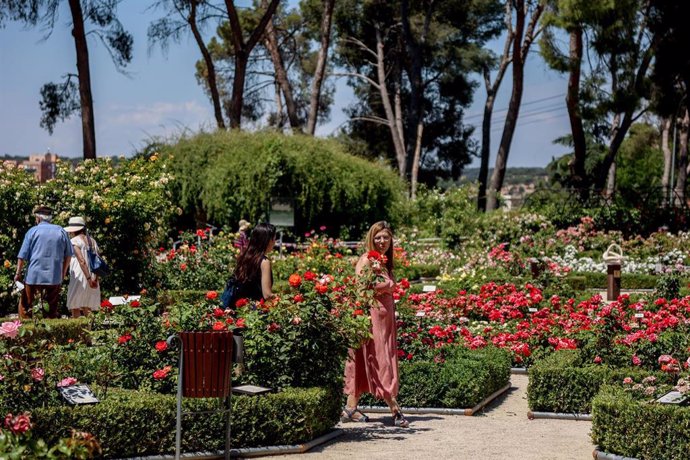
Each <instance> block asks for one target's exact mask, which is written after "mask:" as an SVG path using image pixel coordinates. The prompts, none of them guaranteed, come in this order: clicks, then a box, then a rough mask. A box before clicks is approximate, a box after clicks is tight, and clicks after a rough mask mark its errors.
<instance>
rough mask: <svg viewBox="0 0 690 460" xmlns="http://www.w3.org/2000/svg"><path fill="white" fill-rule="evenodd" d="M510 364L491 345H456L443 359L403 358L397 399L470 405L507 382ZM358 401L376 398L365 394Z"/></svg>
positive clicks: (405, 402) (408, 402) (420, 404)
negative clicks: (476, 348)
mask: <svg viewBox="0 0 690 460" xmlns="http://www.w3.org/2000/svg"><path fill="white" fill-rule="evenodd" d="M510 364H511V359H510V355H509V354H508V353H507V352H506V351H504V350H501V349H498V348H494V347H486V348H483V349H478V350H469V349H466V348H462V347H457V348H456V349H454V350H453V351H452V352H451V353H450V354H449V355H448V356H447V357H446V361H445V362H443V363H435V362H430V361H416V362H415V361H412V362H409V361H403V362H400V365H399V371H400V393H399V394H398V398H397V399H398V402H399V403H400V405H401V406H404V407H445V408H454V409H466V408H471V407H474V406H476V405H477V404H479V403H480V402H481V401H482V400H484V399H485V398H486V397H487V396H489V395H491V394H492V393H493V392H495V391H497V390H499V389H500V388H502V387H504V386H505V385H506V384H508V382H509V380H510ZM362 404H364V405H367V404H376V402H375V400H374V399H373V398H372V397H371V396H370V395H367V396H366V397H363V398H362Z"/></svg>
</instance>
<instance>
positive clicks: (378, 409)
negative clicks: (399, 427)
mask: <svg viewBox="0 0 690 460" xmlns="http://www.w3.org/2000/svg"><path fill="white" fill-rule="evenodd" d="M510 387H511V383H510V382H508V384H507V385H505V386H504V387H503V388H501V389H499V390H497V391H495V392H493V393H492V394H490V395H489V396H487V397H486V398H484V399H483V400H482V401H481V402H480V403H479V404H477V405H476V406H474V407H471V408H467V409H449V408H444V407H403V408H401V409H402V411H403V412H404V413H406V414H439V415H467V416H472V415H474V414H476V413H477V412H479V411H480V410H481V409H483V408H484V406H486V405H487V404H489V403H490V402H491V401H493V400H494V399H496V398H497V397H499V396H500V395H502V394H503V393H505V392H506V391H508V390H510ZM362 410H365V411H367V412H372V413H374V414H385V413H388V412H389V411H390V409H388V407H383V406H362Z"/></svg>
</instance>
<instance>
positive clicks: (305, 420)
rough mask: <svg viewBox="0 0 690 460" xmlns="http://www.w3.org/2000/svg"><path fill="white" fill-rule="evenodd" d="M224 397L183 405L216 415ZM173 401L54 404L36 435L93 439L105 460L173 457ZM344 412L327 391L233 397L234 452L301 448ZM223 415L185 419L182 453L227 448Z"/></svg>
mask: <svg viewBox="0 0 690 460" xmlns="http://www.w3.org/2000/svg"><path fill="white" fill-rule="evenodd" d="M219 402H220V400H218V399H185V400H184V405H183V407H184V410H185V411H201V410H213V409H216V408H218V407H219ZM175 411H176V399H175V396H171V395H163V394H159V393H149V392H139V391H134V390H121V389H111V390H108V394H107V397H106V398H104V399H103V400H102V401H101V402H100V403H99V404H94V405H82V406H68V405H61V406H49V407H41V408H36V409H34V410H33V411H32V420H33V422H34V424H35V425H34V433H35V435H36V436H37V437H41V438H43V439H44V440H45V441H46V442H48V443H49V444H50V443H54V442H57V441H58V440H59V439H60V438H61V437H69V434H70V430H71V429H72V428H73V429H76V430H78V431H87V432H89V433H92V434H94V435H95V436H96V437H97V438H98V439H99V441H100V443H101V446H102V448H103V455H104V457H106V458H121V457H132V456H140V455H152V454H166V453H167V454H169V453H172V452H174V448H175ZM339 413H340V395H338V394H334V392H333V391H331V390H325V389H322V388H307V389H296V388H295V389H287V390H285V391H282V392H280V393H272V394H266V395H261V396H255V397H250V396H233V398H232V425H231V426H232V446H233V448H238V447H256V446H271V445H285V444H297V443H302V442H306V441H309V440H311V439H313V438H315V437H317V436H320V435H322V434H324V433H326V432H328V431H329V430H330V429H331V428H332V427H333V426H334V425H335V423H336V422H337V420H338V416H339ZM224 429H225V424H224V415H222V414H218V415H211V416H210V415H208V414H203V415H187V416H185V417H184V420H183V438H182V450H183V451H186V452H193V451H194V452H196V451H214V450H219V449H222V448H223V447H224V439H225V432H224Z"/></svg>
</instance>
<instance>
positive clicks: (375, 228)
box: [365, 220, 393, 274]
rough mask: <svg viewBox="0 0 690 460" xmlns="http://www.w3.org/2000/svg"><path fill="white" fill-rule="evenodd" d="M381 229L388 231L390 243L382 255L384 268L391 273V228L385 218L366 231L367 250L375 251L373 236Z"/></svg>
mask: <svg viewBox="0 0 690 460" xmlns="http://www.w3.org/2000/svg"><path fill="white" fill-rule="evenodd" d="M381 231H386V232H388V234H389V235H390V237H391V244H390V246H388V250H387V251H386V253H385V254H383V255H384V256H386V268H387V269H388V273H390V274H393V229H391V226H390V224H389V223H388V222H386V221H385V220H380V221H378V222H376V223H375V224H374V225H372V226H371V228H370V229H369V231H368V232H367V238H366V240H365V243H366V246H367V251H377V249H376V245H375V244H374V237H375V236H376V234H377V233H379V232H381Z"/></svg>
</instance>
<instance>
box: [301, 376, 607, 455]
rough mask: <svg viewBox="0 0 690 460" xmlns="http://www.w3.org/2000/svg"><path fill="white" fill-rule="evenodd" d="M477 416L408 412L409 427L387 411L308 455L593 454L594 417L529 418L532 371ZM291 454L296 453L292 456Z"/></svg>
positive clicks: (351, 425) (351, 427)
mask: <svg viewBox="0 0 690 460" xmlns="http://www.w3.org/2000/svg"><path fill="white" fill-rule="evenodd" d="M511 382H512V388H511V389H510V390H509V391H508V392H507V393H504V394H503V395H502V396H501V397H499V398H497V399H496V400H494V401H493V402H492V403H491V404H490V405H489V406H487V407H486V408H485V409H484V412H483V413H480V414H478V415H475V416H474V417H464V416H440V415H409V416H407V418H408V419H409V420H410V423H411V426H410V428H409V429H406V430H405V429H398V428H393V427H392V426H391V418H390V417H389V416H386V415H384V414H369V417H370V419H371V421H370V422H369V423H366V424H364V423H362V424H355V423H345V424H340V426H339V428H342V429H343V430H344V431H345V433H344V434H343V435H341V436H339V437H337V438H335V439H334V440H333V441H331V442H330V443H328V444H325V445H322V446H318V447H316V448H314V449H312V450H311V451H309V452H308V453H306V454H302V455H304V456H307V457H309V458H310V459H315V460H316V459H348V460H352V459H367V460H369V459H386V460H390V459H392V458H395V459H427V458H428V459H446V458H447V459H482V460H506V459H528V460H547V459H548V460H569V459H577V460H582V459H591V458H592V451H593V450H594V446H593V445H592V441H591V439H590V437H589V431H590V429H591V427H592V424H591V422H584V421H570V420H544V419H540V420H528V419H527V411H528V408H527V376H525V375H513V376H511ZM291 457H292V456H291Z"/></svg>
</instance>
